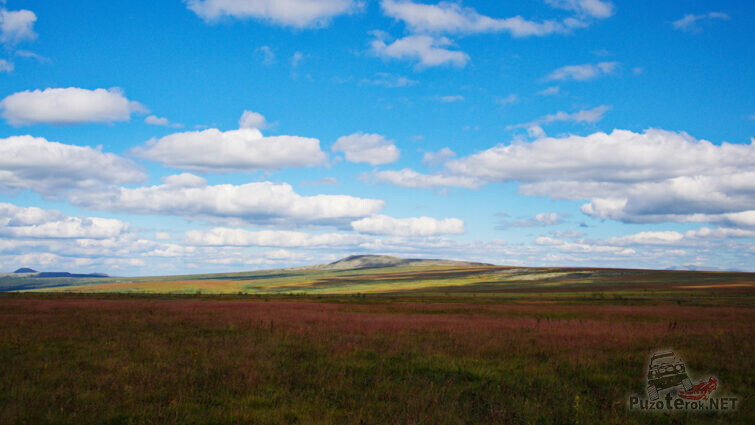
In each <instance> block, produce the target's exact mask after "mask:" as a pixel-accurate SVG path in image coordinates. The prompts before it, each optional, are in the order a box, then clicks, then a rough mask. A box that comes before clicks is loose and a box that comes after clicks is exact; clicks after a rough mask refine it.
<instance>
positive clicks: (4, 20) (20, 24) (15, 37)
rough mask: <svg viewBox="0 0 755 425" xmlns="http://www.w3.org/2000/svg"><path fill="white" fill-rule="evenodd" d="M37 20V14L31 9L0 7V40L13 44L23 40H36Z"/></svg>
mask: <svg viewBox="0 0 755 425" xmlns="http://www.w3.org/2000/svg"><path fill="white" fill-rule="evenodd" d="M36 21H37V15H35V14H34V12H32V11H31V10H6V9H0V42H1V43H3V44H6V45H11V46H12V45H15V44H18V43H20V42H22V41H33V40H35V39H36V38H37V33H35V32H34V23H35V22H36Z"/></svg>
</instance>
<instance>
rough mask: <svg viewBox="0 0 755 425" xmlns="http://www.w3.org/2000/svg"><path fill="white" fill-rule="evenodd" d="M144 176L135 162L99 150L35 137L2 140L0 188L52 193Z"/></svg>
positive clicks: (14, 137)
mask: <svg viewBox="0 0 755 425" xmlns="http://www.w3.org/2000/svg"><path fill="white" fill-rule="evenodd" d="M145 177H146V175H145V173H144V171H143V170H142V169H141V167H139V166H137V165H136V164H134V163H133V162H131V161H129V160H127V159H124V158H121V157H119V156H117V155H114V154H111V153H103V152H101V151H100V150H98V149H92V148H90V147H86V146H75V145H66V144H63V143H58V142H50V141H48V140H46V139H44V138H41V137H32V136H12V137H8V138H6V139H0V189H2V190H4V191H17V190H24V189H30V190H33V191H35V192H37V193H40V194H42V195H48V196H51V195H57V194H59V193H60V192H61V191H65V190H68V189H72V188H78V189H87V188H93V187H97V186H99V185H101V184H103V183H119V184H123V183H138V182H141V181H142V180H143V179H144V178H145Z"/></svg>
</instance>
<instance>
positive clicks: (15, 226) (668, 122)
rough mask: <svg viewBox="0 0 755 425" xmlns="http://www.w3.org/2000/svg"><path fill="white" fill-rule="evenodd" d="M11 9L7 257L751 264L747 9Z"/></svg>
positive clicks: (385, 3)
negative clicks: (384, 257)
mask: <svg viewBox="0 0 755 425" xmlns="http://www.w3.org/2000/svg"><path fill="white" fill-rule="evenodd" d="M0 7H1V8H2V10H1V11H0V43H2V45H3V50H2V53H1V54H0V99H2V100H0V118H2V119H1V120H0V224H1V225H2V230H0V270H3V271H12V270H13V269H15V268H18V267H21V266H29V267H34V268H37V269H42V270H53V269H54V270H63V269H65V270H71V271H80V272H86V271H103V272H107V273H111V274H113V275H143V274H173V273H196V272H216V271H217V272H219V271H237V270H251V269H259V268H273V267H287V266H295V265H304V264H315V263H321V262H326V261H332V260H335V259H337V258H340V257H342V256H344V255H348V254H351V253H375V254H392V255H399V256H403V257H426V258H430V257H433V258H437V257H440V258H457V259H468V260H475V261H485V262H492V263H496V264H508V265H526V266H560V265H570V266H603V267H641V268H668V267H698V268H700V267H704V268H707V267H710V268H721V269H738V270H755V268H753V266H752V264H755V262H753V256H754V255H755V245H753V241H754V239H755V147H754V146H753V142H752V141H753V139H752V138H753V136H754V134H753V133H754V130H755V103H754V102H753V93H754V92H755V90H754V89H755V83H754V81H755V79H754V78H753V71H752V70H753V68H754V66H755V58H754V57H753V55H752V48H751V46H752V43H753V40H754V39H755V37H754V31H753V29H752V21H753V11H754V10H753V9H755V6H753V5H752V4H751V3H750V2H742V1H719V2H715V3H712V2H699V1H698V2H689V1H685V2H681V1H678V2H650V1H633V2H624V1H610V2H609V1H604V0H528V1H521V2H482V1H464V2H461V1H456V2H454V1H452V2H419V1H405V0H382V1H356V0H288V1H272V0H189V1H181V0H167V1H162V2H147V1H138V0H135V1H129V2H106V3H103V2H93V1H79V0H72V1H67V2H58V1H46V0H35V1H33V2H32V1H20V0H19V1H14V0H7V1H6V2H4V3H3V4H2V5H1V6H0Z"/></svg>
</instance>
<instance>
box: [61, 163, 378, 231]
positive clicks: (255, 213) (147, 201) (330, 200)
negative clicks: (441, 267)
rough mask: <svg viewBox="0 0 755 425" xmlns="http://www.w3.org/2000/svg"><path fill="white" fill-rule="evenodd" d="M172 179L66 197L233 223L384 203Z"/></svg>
mask: <svg viewBox="0 0 755 425" xmlns="http://www.w3.org/2000/svg"><path fill="white" fill-rule="evenodd" d="M176 180H177V181H176ZM176 180H173V179H171V178H166V179H165V181H166V183H165V184H162V185H157V186H149V187H138V188H125V187H115V188H110V189H108V190H102V191H78V192H76V193H73V194H72V195H71V196H70V198H69V199H70V201H71V203H73V204H74V205H79V206H82V207H86V208H91V209H98V210H109V211H118V212H121V213H134V214H158V215H173V216H179V217H184V218H187V219H190V220H206V221H210V222H224V223H230V224H233V225H238V224H244V223H252V224H280V225H291V226H295V225H305V224H339V223H343V222H348V221H351V220H353V219H356V218H360V217H366V216H369V215H373V214H376V213H377V212H378V211H380V210H381V209H382V208H383V206H384V204H385V203H384V202H383V201H381V200H377V199H365V198H356V197H353V196H346V195H315V196H302V195H299V194H298V193H296V192H294V190H293V188H292V187H291V186H290V185H288V184H285V183H271V182H255V183H247V184H242V185H231V184H221V185H216V186H209V185H200V184H201V183H202V182H201V181H198V180H194V181H192V179H191V178H190V176H189V175H187V174H184V175H183V176H182V177H181V178H180V179H176ZM187 182H188V183H189V184H187ZM177 183H179V184H177Z"/></svg>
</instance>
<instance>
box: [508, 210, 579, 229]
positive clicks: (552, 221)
mask: <svg viewBox="0 0 755 425" xmlns="http://www.w3.org/2000/svg"><path fill="white" fill-rule="evenodd" d="M561 216H562V215H561V214H558V213H552V212H544V213H540V214H536V215H535V216H534V217H531V218H527V219H521V220H515V221H504V222H502V223H501V224H500V225H499V226H498V227H499V228H507V227H545V226H555V225H557V224H561V223H563V222H564V220H563V219H562V218H561Z"/></svg>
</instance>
